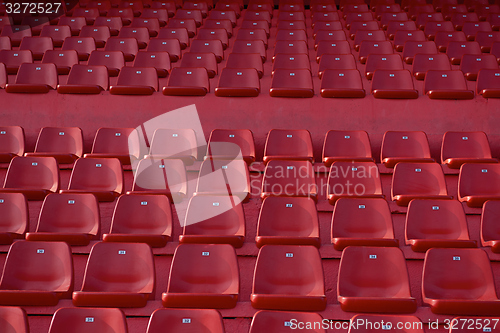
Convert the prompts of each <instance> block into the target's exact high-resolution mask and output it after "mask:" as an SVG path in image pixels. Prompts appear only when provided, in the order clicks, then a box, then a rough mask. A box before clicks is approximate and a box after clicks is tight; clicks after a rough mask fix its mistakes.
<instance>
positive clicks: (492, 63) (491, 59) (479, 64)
mask: <svg viewBox="0 0 500 333" xmlns="http://www.w3.org/2000/svg"><path fill="white" fill-rule="evenodd" d="M481 69H493V70H495V69H498V63H497V59H496V58H495V56H494V55H492V54H484V55H475V54H464V55H463V56H462V61H461V63H460V70H461V71H462V72H463V73H464V75H465V78H466V79H467V80H469V81H475V80H477V74H478V72H479V71H480V70H481Z"/></svg>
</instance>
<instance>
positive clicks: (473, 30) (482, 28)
mask: <svg viewBox="0 0 500 333" xmlns="http://www.w3.org/2000/svg"><path fill="white" fill-rule="evenodd" d="M462 31H463V32H464V34H465V36H466V37H467V40H470V41H473V40H475V39H476V34H477V33H478V32H491V31H492V29H491V24H490V23H489V22H465V23H464V26H463V28H462Z"/></svg>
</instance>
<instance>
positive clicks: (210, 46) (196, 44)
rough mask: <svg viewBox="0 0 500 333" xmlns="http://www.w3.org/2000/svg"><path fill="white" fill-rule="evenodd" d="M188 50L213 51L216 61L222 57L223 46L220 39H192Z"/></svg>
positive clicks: (198, 51)
mask: <svg viewBox="0 0 500 333" xmlns="http://www.w3.org/2000/svg"><path fill="white" fill-rule="evenodd" d="M189 50H190V52H193V53H210V52H211V53H213V54H215V59H216V60H217V62H221V61H222V60H223V59H224V48H223V47H222V42H221V41H220V40H209V39H207V40H203V39H194V40H192V41H191V48H190V49H189Z"/></svg>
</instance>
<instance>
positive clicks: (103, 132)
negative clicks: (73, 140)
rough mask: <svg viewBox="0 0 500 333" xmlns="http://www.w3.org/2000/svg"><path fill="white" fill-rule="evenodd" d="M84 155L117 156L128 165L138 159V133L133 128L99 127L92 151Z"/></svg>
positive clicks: (98, 156) (97, 156)
mask: <svg viewBox="0 0 500 333" xmlns="http://www.w3.org/2000/svg"><path fill="white" fill-rule="evenodd" d="M84 157H96V158H117V159H119V160H120V162H121V163H122V164H124V165H129V164H131V163H132V162H135V161H136V160H137V159H139V134H138V133H137V131H136V130H135V129H133V128H109V127H101V128H99V129H98V130H97V133H96V135H95V138H94V144H93V145H92V152H91V153H90V154H85V155H84Z"/></svg>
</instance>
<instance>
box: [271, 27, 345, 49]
mask: <svg viewBox="0 0 500 333" xmlns="http://www.w3.org/2000/svg"><path fill="white" fill-rule="evenodd" d="M282 31H284V32H285V33H287V34H288V35H285V36H283V37H282V38H281V40H287V39H288V40H294V39H291V37H293V36H298V35H302V36H299V37H300V39H295V40H304V41H307V37H305V31H304V30H296V31H302V34H297V33H295V32H293V35H291V36H290V34H291V33H292V32H289V31H287V30H282ZM292 31H294V30H292ZM276 40H278V39H276ZM324 40H327V41H330V42H334V41H339V40H347V37H346V35H345V32H344V31H343V30H319V31H318V32H317V33H316V35H315V36H314V48H315V49H317V48H318V43H319V42H321V41H324Z"/></svg>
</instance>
